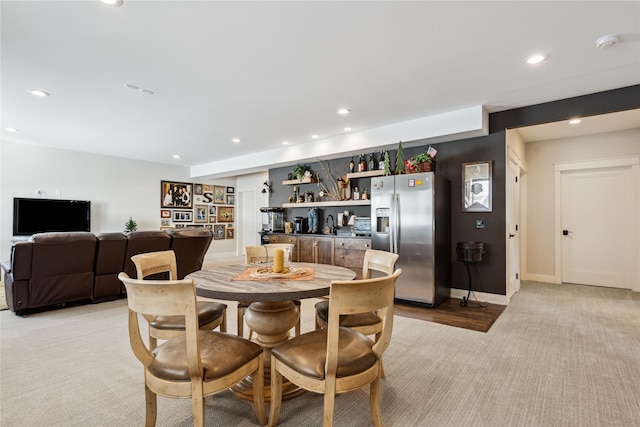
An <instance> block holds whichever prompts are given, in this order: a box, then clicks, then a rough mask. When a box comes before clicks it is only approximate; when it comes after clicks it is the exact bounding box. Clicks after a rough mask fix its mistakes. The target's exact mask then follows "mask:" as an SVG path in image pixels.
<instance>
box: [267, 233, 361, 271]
mask: <svg viewBox="0 0 640 427" xmlns="http://www.w3.org/2000/svg"><path fill="white" fill-rule="evenodd" d="M269 243H293V244H294V245H295V246H294V248H293V253H292V255H291V258H292V261H293V262H312V263H316V264H329V265H339V266H341V267H347V268H350V269H351V270H353V271H355V272H356V275H357V278H358V279H360V278H361V276H362V264H363V262H364V253H365V251H366V250H367V249H370V248H371V239H363V238H355V237H324V236H315V235H291V234H271V235H269Z"/></svg>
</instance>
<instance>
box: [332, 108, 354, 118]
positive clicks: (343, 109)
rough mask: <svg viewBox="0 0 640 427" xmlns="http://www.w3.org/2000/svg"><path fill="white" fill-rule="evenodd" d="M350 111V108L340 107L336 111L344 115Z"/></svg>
mask: <svg viewBox="0 0 640 427" xmlns="http://www.w3.org/2000/svg"><path fill="white" fill-rule="evenodd" d="M350 112H351V110H349V109H348V108H340V109H339V110H338V111H336V113H338V114H342V115H343V116H344V115H346V114H349V113H350Z"/></svg>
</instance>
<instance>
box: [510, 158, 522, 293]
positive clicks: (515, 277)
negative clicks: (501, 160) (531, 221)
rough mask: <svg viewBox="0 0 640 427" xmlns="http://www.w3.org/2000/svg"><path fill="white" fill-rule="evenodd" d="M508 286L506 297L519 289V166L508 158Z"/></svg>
mask: <svg viewBox="0 0 640 427" xmlns="http://www.w3.org/2000/svg"><path fill="white" fill-rule="evenodd" d="M508 180H509V181H508V188H507V191H508V198H509V200H508V204H507V209H508V211H509V212H508V217H507V218H508V224H507V228H508V230H507V232H508V241H507V245H508V251H509V252H508V253H509V266H508V281H507V283H508V288H507V297H511V296H512V295H513V294H514V293H516V292H518V291H519V290H520V231H521V230H520V167H519V166H518V165H517V164H516V162H515V161H513V160H512V159H509V177H508Z"/></svg>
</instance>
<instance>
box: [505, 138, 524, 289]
mask: <svg viewBox="0 0 640 427" xmlns="http://www.w3.org/2000/svg"><path fill="white" fill-rule="evenodd" d="M512 165H513V167H514V168H515V169H517V171H516V174H515V175H514V176H513V177H512V176H511V167H512ZM525 174H526V172H525V166H524V162H523V161H522V159H521V158H520V157H519V156H518V154H517V153H516V152H515V150H513V149H512V148H511V147H507V180H506V192H505V194H506V196H507V203H506V207H507V212H506V215H507V217H506V220H507V221H506V225H507V230H506V237H505V239H506V241H505V245H506V250H507V269H506V284H507V295H506V296H507V300H511V298H512V297H513V295H514V294H515V293H516V292H518V291H519V290H520V283H521V282H522V272H523V271H526V266H525V265H524V259H525V257H526V250H524V248H525V247H526V244H525V242H524V238H523V237H524V236H525V235H526V233H525V232H524V229H525V212H526V207H525V206H524V205H523V203H524V200H526V194H524V192H525V191H526V190H525V186H524V184H523V177H524V176H525ZM515 177H517V179H518V182H517V184H516V183H515V182H513V181H512V178H515ZM514 185H517V186H518V191H517V196H518V197H517V199H516V198H514V197H513V195H514V191H513V188H512V186H514ZM514 212H517V213H518V218H517V219H516V221H515V224H514V223H513V221H512V220H513V219H514V218H513V217H514V215H513V214H514ZM514 225H515V226H517V228H518V230H517V231H515V230H514ZM512 231H515V235H516V236H515V238H514V239H512V238H510V237H509V235H510V234H511V232H512ZM513 245H516V247H515V248H514V247H513ZM514 250H515V253H517V258H518V259H517V260H513V259H512V254H513V253H514ZM514 261H517V262H514ZM516 264H517V270H518V271H517V273H518V279H516V280H515V282H514V286H512V283H511V277H512V275H513V272H512V271H511V269H512V267H513V266H514V265H516Z"/></svg>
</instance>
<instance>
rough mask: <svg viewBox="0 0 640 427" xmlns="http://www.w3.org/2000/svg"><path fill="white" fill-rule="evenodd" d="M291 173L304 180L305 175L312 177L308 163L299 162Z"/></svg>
mask: <svg viewBox="0 0 640 427" xmlns="http://www.w3.org/2000/svg"><path fill="white" fill-rule="evenodd" d="M307 172H308V173H307ZM291 175H292V176H293V177H294V178H296V179H299V180H303V179H304V178H305V177H311V175H312V172H311V170H310V169H309V168H308V167H307V165H301V164H299V163H298V164H297V165H295V166H294V167H293V172H292V173H291Z"/></svg>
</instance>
